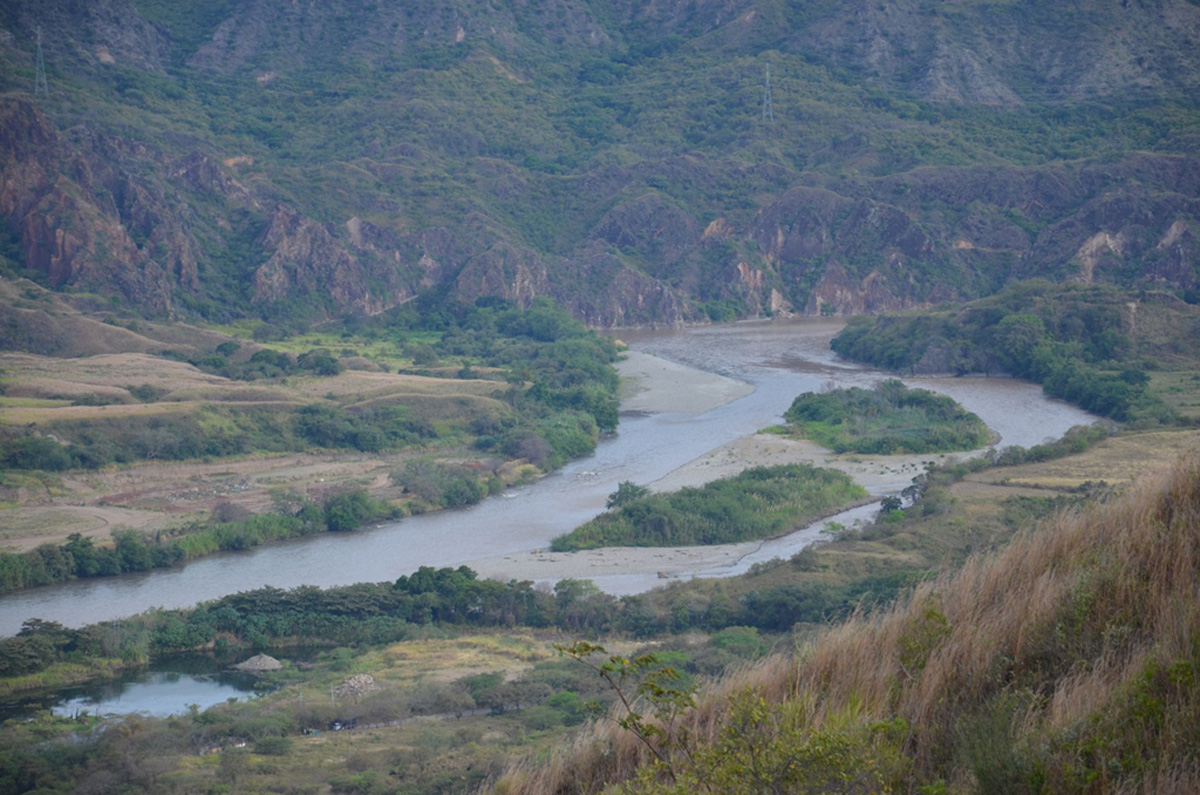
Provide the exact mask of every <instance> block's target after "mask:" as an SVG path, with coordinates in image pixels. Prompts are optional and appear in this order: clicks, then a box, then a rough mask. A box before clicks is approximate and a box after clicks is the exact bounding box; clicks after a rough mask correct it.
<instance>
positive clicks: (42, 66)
mask: <svg viewBox="0 0 1200 795" xmlns="http://www.w3.org/2000/svg"><path fill="white" fill-rule="evenodd" d="M38 94H42V95H45V96H50V86H49V84H48V83H47V82H46V62H45V61H44V60H43V59H42V26H41V25H38V29H37V65H36V66H35V67H34V72H33V95H34V96H37V95H38Z"/></svg>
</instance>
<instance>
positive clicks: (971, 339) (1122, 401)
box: [831, 281, 1173, 422]
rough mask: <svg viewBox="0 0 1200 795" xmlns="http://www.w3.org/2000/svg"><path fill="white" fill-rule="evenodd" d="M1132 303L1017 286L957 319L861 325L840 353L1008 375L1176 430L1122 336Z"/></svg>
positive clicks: (857, 322)
mask: <svg viewBox="0 0 1200 795" xmlns="http://www.w3.org/2000/svg"><path fill="white" fill-rule="evenodd" d="M1127 300H1128V297H1127V296H1126V295H1125V294H1124V293H1122V292H1121V291H1119V290H1117V289H1116V288H1112V287H1102V286H1082V285H1051V284H1049V283H1048V282H1042V281H1032V282H1025V283H1018V284H1014V285H1011V286H1009V287H1008V288H1007V289H1006V290H1004V291H1003V292H1001V293H999V294H998V295H995V296H992V297H991V298H986V299H981V300H979V301H975V302H973V303H971V304H968V305H967V306H966V307H957V308H954V309H953V310H931V311H928V312H923V313H915V314H905V315H888V316H882V317H878V318H865V317H864V318H855V319H854V320H852V321H851V322H850V323H849V324H848V325H847V326H846V328H845V329H843V331H842V332H841V333H840V334H838V336H837V337H835V338H834V340H833V342H832V343H831V344H832V347H833V349H834V350H835V351H836V352H837V353H838V354H840V355H842V356H845V357H846V358H849V359H856V360H859V361H864V362H870V363H872V364H876V365H879V366H882V367H887V368H889V369H892V370H901V371H907V370H911V369H913V368H916V367H917V366H918V365H919V364H920V363H921V362H922V360H923V359H924V357H926V356H927V355H931V354H936V357H935V358H940V359H941V360H942V361H944V362H945V364H946V365H948V366H949V369H951V370H952V371H953V372H955V373H957V374H964V373H971V372H991V371H1001V370H1002V371H1005V372H1008V373H1011V374H1012V375H1016V376H1020V377H1022V378H1029V379H1031V380H1033V381H1037V382H1038V383H1040V384H1041V385H1042V389H1043V390H1044V391H1045V393H1046V394H1047V395H1050V396H1051V397H1057V398H1062V399H1064V400H1069V401H1071V402H1072V403H1076V404H1078V405H1079V406H1081V407H1083V408H1085V409H1087V410H1088V411H1093V412H1095V413H1097V414H1100V415H1102V416H1105V417H1111V418H1112V419H1114V420H1119V421H1129V420H1136V419H1151V420H1157V421H1160V422H1169V421H1171V420H1172V418H1173V415H1172V412H1171V410H1170V408H1169V407H1167V406H1166V405H1164V404H1163V403H1162V401H1161V400H1160V399H1159V398H1157V397H1156V396H1155V395H1153V394H1152V393H1151V392H1150V391H1149V390H1148V387H1147V382H1148V378H1147V377H1146V375H1145V373H1144V372H1143V371H1142V368H1141V360H1140V359H1135V358H1134V357H1133V353H1134V351H1135V346H1134V345H1133V343H1132V341H1131V340H1130V338H1129V337H1128V335H1127V334H1125V332H1124V331H1123V330H1122V329H1123V328H1124V322H1123V319H1122V314H1121V309H1122V307H1123V306H1124V303H1125V302H1126V301H1127Z"/></svg>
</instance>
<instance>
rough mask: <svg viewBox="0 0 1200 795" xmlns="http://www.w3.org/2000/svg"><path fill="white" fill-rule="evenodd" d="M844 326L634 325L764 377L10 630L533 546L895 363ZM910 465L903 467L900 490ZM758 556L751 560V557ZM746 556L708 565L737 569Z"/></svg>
mask: <svg viewBox="0 0 1200 795" xmlns="http://www.w3.org/2000/svg"><path fill="white" fill-rule="evenodd" d="M840 328H841V323H839V322H834V321H825V320H813V319H803V320H786V321H782V320H781V321H772V322H750V323H739V324H733V325H722V326H708V327H701V328H693V329H686V330H669V331H653V332H647V331H641V332H627V333H625V334H622V338H623V339H624V340H625V341H626V342H627V343H628V344H629V345H630V348H631V349H632V350H634V351H638V352H642V353H647V354H651V355H654V356H658V357H661V358H663V359H667V360H670V361H673V362H675V363H678V364H683V365H687V366H689V367H692V368H696V369H699V370H703V371H707V372H710V373H717V374H720V375H723V376H726V377H728V378H733V379H737V380H738V381H742V382H744V383H746V384H748V385H749V386H750V387H751V388H752V391H750V392H749V394H747V395H745V396H744V397H741V398H739V399H737V400H734V401H732V402H729V403H725V404H724V405H721V406H718V407H716V408H713V409H711V410H709V411H705V412H703V413H698V414H688V413H673V412H661V413H639V414H635V413H627V414H623V415H622V418H621V424H620V428H619V429H618V432H617V434H616V435H615V436H613V437H612V438H609V439H606V440H604V441H603V442H601V444H600V445H599V447H598V448H597V450H596V453H595V454H594V455H592V456H590V457H588V458H586V459H582V460H579V461H575V462H573V463H571V464H569V465H568V466H566V467H565V468H563V469H562V470H560V471H559V472H556V473H555V474H553V475H550V476H549V477H546V478H543V479H541V480H539V481H537V482H536V483H533V484H530V485H528V486H524V487H521V488H516V489H513V490H512V491H510V492H508V493H506V494H505V495H503V496H501V497H498V498H491V499H488V500H485V501H484V502H483V503H481V504H479V505H477V506H474V507H472V508H469V509H466V510H456V511H445V512H441V513H437V514H428V515H425V516H419V517H412V518H408V519H404V520H402V521H399V522H395V523H392V524H387V525H383V526H380V527H375V528H371V529H366V530H362V531H358V532H354V533H325V534H322V535H320V536H317V537H311V538H306V539H298V540H296V541H291V542H285V543H281V544H275V545H272V546H268V547H261V548H258V549H255V550H252V551H249V552H240V553H228V554H221V555H216V556H213V557H209V558H204V559H201V560H197V561H194V562H192V563H189V564H187V565H185V566H180V567H178V568H174V569H166V570H158V571H153V572H148V573H146V574H139V575H126V576H123V577H116V578H109V579H91V580H76V581H74V582H68V583H64V584H62V585H57V586H49V587H45V588H36V589H32V590H29V591H25V592H21V593H17V594H12V595H9V596H6V597H4V598H3V599H0V635H12V634H15V633H16V632H17V630H18V629H20V627H21V624H22V622H24V621H25V620H26V619H28V618H34V617H36V618H42V619H45V620H50V621H58V622H61V623H63V624H65V625H67V626H72V627H79V626H83V625H85V624H90V623H94V622H97V621H103V620H108V619H114V618H120V617H122V616H128V615H132V614H134V613H139V612H142V611H144V610H147V609H150V608H155V607H164V608H174V607H186V606H190V605H193V604H196V603H197V602H201V601H205V600H209V599H215V598H217V597H220V596H224V595H226V594H230V593H235V592H238V591H245V590H250V589H252V588H259V587H262V586H266V585H271V586H276V587H280V588H292V587H296V586H299V585H317V586H324V587H328V586H333V585H346V584H350V583H356V582H378V581H383V580H392V579H395V578H396V577H398V576H399V575H401V574H408V573H411V572H413V571H415V570H416V569H417V567H419V566H459V565H463V564H467V565H470V564H471V563H472V562H473V561H481V560H484V559H495V558H498V557H500V558H502V557H503V556H507V555H517V554H528V553H529V552H530V551H531V550H536V549H541V548H544V547H545V546H546V545H547V544H548V542H549V541H550V539H551V538H553V537H555V536H557V535H560V534H562V533H565V532H567V531H569V530H571V529H572V528H574V527H575V526H577V525H579V524H580V523H582V522H584V521H586V520H587V519H589V518H591V517H592V516H594V515H596V514H597V513H599V512H600V511H601V510H602V509H603V507H604V501H605V498H606V496H607V495H608V494H610V493H611V492H612V491H613V490H614V489H615V488H616V486H617V484H618V483H619V482H621V481H626V480H628V481H632V482H634V483H653V482H654V481H656V480H659V479H661V478H663V477H665V476H667V475H668V474H670V473H671V472H674V471H676V470H678V469H680V468H681V467H683V466H685V465H686V464H688V463H689V462H692V461H694V460H696V459H698V458H700V457H702V456H704V455H706V454H708V453H709V452H711V451H713V450H714V449H716V448H718V447H720V446H722V445H724V444H727V443H729V442H732V441H734V440H736V439H738V438H740V437H744V436H746V435H748V434H753V433H754V432H755V431H757V430H758V429H760V428H763V427H765V426H767V425H772V424H774V423H777V422H779V421H780V419H781V417H782V415H783V412H784V411H785V410H786V409H787V408H788V406H789V405H791V402H792V400H793V398H795V397H796V395H798V394H800V393H802V392H806V391H815V390H820V389H822V388H824V387H826V386H828V385H834V386H869V385H871V384H873V383H876V382H878V381H880V380H882V379H883V378H886V377H888V375H887V374H886V373H883V372H880V371H878V370H874V369H871V368H865V367H860V366H857V365H853V364H850V363H847V362H843V361H840V360H838V359H837V357H836V356H835V355H834V354H833V353H832V352H831V351H830V350H829V340H830V339H831V338H832V336H833V335H834V334H835V333H836V332H837V331H838V329H840ZM904 380H905V381H906V382H908V383H910V384H912V385H914V386H921V387H925V388H928V389H933V390H936V391H938V392H942V393H944V394H947V395H950V396H952V397H954V398H955V399H956V400H958V401H959V402H960V403H962V404H963V405H964V406H965V407H966V408H967V409H969V410H971V411H973V412H975V413H976V414H978V415H979V416H980V417H982V418H983V419H984V421H986V422H987V424H988V425H989V426H990V427H991V428H992V429H993V430H994V431H996V432H997V433H998V434H999V436H1000V442H999V444H1000V445H1012V444H1018V445H1022V446H1026V447H1028V446H1030V445H1033V444H1038V443H1041V442H1043V441H1046V440H1047V439H1053V438H1057V437H1059V436H1061V435H1062V434H1063V433H1064V432H1065V431H1066V430H1067V429H1068V428H1070V427H1071V426H1073V425H1078V424H1088V423H1090V422H1093V421H1094V420H1095V419H1096V418H1095V417H1094V416H1092V415H1090V414H1087V413H1086V412H1084V411H1082V410H1080V409H1077V408H1075V407H1073V406H1070V405H1068V404H1065V403H1062V402H1060V401H1054V400H1048V399H1046V398H1045V397H1044V396H1043V395H1042V392H1041V389H1040V387H1038V386H1037V385H1035V384H1030V383H1027V382H1023V381H1017V380H1013V379H1006V378H916V379H911V378H906V379H904ZM909 477H911V474H909V475H905V477H904V479H902V480H898V481H897V482H896V483H895V486H896V487H897V488H896V490H898V489H899V488H900V487H902V486H903V485H904V484H905V483H906V482H907V478H909ZM875 491H876V492H878V491H879V489H878V488H876V489H875ZM868 512H869V511H868ZM797 538H800V539H806V538H807V537H805V536H797ZM786 543H787V542H786V541H785V542H784V545H783V546H781V547H779V548H780V550H781V551H784V552H786V551H787V546H786ZM795 543H796V542H793V546H794V545H795ZM803 543H808V541H807V540H803ZM769 549H770V548H768V550H769ZM764 554H765V553H764ZM749 560H750V558H749V557H747V558H746V559H745V560H744V561H743V563H745V564H746V565H748V562H749ZM744 568H745V566H734V567H728V569H727V570H725V571H722V572H708V574H709V575H712V574H733V573H736V572H737V571H741V570H744ZM595 579H596V582H597V584H598V585H600V587H602V588H605V589H606V590H609V591H611V592H613V593H628V592H631V591H635V590H644V589H646V588H649V587H652V586H653V585H654V584H655V583H654V582H653V580H652V578H651V579H647V578H645V577H641V578H632V579H631V578H628V577H626V578H622V577H597V578H595Z"/></svg>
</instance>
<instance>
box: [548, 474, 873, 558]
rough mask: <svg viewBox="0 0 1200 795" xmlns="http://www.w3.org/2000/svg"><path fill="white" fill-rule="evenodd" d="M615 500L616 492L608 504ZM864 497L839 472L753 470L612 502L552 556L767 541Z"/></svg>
mask: <svg viewBox="0 0 1200 795" xmlns="http://www.w3.org/2000/svg"><path fill="white" fill-rule="evenodd" d="M622 485H623V486H624V485H625V484H622ZM620 494H621V489H618V491H617V492H616V494H615V495H614V497H616V496H617V495H620ZM866 496H867V492H866V490H865V489H864V488H863V487H862V486H859V485H858V484H856V483H855V482H854V481H853V480H851V479H850V477H849V476H848V475H846V474H845V473H843V472H839V471H837V470H833V469H823V468H820V467H814V466H810V465H808V464H784V465H781V466H773V467H752V468H750V469H747V470H746V471H744V472H742V473H741V474H738V475H735V476H733V477H730V478H722V479H720V480H714V481H712V482H711V483H706V484H705V485H703V486H700V487H698V488H690V487H689V488H684V489H680V490H679V491H674V492H670V493H666V494H649V493H640V494H639V495H638V496H634V497H632V498H631V499H628V500H627V501H626V500H618V501H617V503H616V504H614V501H613V500H610V503H609V504H610V507H612V510H609V511H607V512H605V513H603V514H601V515H599V516H597V517H596V518H595V519H592V520H591V521H589V522H586V523H585V524H582V525H580V526H579V527H577V528H575V529H574V530H572V531H571V532H570V533H567V534H565V535H561V536H559V537H558V538H555V539H554V540H553V541H551V542H550V549H551V550H553V551H555V552H573V551H577V550H582V549H596V548H598V547H611V546H625V547H657V546H663V547H666V546H698V545H704V544H734V543H738V542H740V541H750V540H755V539H761V538H770V537H771V536H774V535H778V534H780V533H783V532H786V531H787V530H789V529H790V528H792V527H795V526H797V525H802V524H805V523H808V522H812V521H815V520H816V519H819V518H821V517H822V516H828V515H830V514H831V513H834V512H836V511H838V510H840V509H842V508H843V507H849V506H850V505H851V504H852V503H854V502H855V501H857V500H861V499H864V498H865V497H866Z"/></svg>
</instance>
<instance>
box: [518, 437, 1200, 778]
mask: <svg viewBox="0 0 1200 795" xmlns="http://www.w3.org/2000/svg"><path fill="white" fill-rule="evenodd" d="M1198 522H1200V478H1198V477H1197V461H1196V458H1195V456H1194V455H1193V456H1189V457H1185V458H1184V459H1183V460H1181V461H1180V462H1179V463H1178V464H1177V465H1176V466H1175V467H1174V468H1172V469H1170V470H1169V471H1166V472H1164V473H1162V474H1160V475H1159V476H1158V477H1156V478H1153V479H1150V480H1147V481H1144V482H1143V483H1142V484H1141V485H1140V486H1139V487H1138V488H1136V489H1131V490H1130V491H1128V492H1127V493H1126V494H1124V495H1123V496H1122V497H1121V498H1120V499H1119V500H1112V501H1108V502H1103V503H1099V504H1096V505H1094V506H1093V507H1091V508H1090V509H1089V510H1087V511H1085V512H1083V513H1079V514H1076V513H1064V514H1061V515H1060V516H1058V517H1057V518H1055V519H1053V520H1050V521H1046V522H1043V523H1041V524H1039V525H1037V526H1035V527H1032V528H1030V529H1028V530H1027V531H1025V532H1023V533H1022V534H1020V535H1019V536H1018V537H1017V538H1015V539H1014V540H1013V541H1012V542H1011V543H1010V544H1009V545H1008V546H1007V547H1006V548H1005V549H1003V550H1002V551H1000V552H998V553H995V554H992V555H988V556H979V557H977V558H975V559H973V560H971V561H970V562H968V563H967V565H966V566H964V567H963V569H962V570H961V571H958V572H956V573H953V574H949V575H946V576H943V577H941V578H939V579H938V580H936V581H932V582H928V583H926V584H924V585H921V586H920V587H918V588H917V590H916V592H915V593H914V594H913V595H912V596H911V598H909V599H907V600H905V601H904V602H903V603H902V604H899V605H897V606H896V607H894V608H891V609H888V610H884V611H880V612H876V613H873V614H867V615H859V616H856V617H854V618H852V619H850V620H849V621H847V622H845V623H844V624H841V625H839V626H837V627H835V628H833V629H832V630H831V631H830V632H829V633H827V634H825V635H824V636H822V637H820V639H819V640H817V641H816V642H815V643H813V644H812V645H811V646H810V647H807V648H805V649H803V650H801V651H800V652H798V653H796V654H794V655H781V656H775V657H771V658H769V659H768V660H766V661H764V662H763V663H761V664H759V665H758V666H756V667H754V668H752V669H749V670H746V671H744V672H742V673H739V674H735V675H733V676H731V677H729V678H727V679H726V680H724V681H723V682H721V683H720V684H719V685H717V686H715V687H712V688H710V689H708V690H705V691H702V692H701V693H700V694H699V696H698V698H697V699H696V702H695V705H694V706H691V705H690V700H688V699H685V700H684V701H679V699H678V698H675V697H672V696H670V693H667V694H665V695H664V694H663V693H662V692H661V691H662V689H663V684H662V680H658V681H657V682H656V684H657V686H658V688H659V689H658V690H655V689H654V686H653V685H652V686H651V687H650V688H649V689H647V690H646V691H645V695H647V696H648V706H647V707H646V709H647V710H648V711H649V710H650V709H653V710H654V712H655V715H654V716H651V715H650V714H647V715H646V718H645V722H644V723H643V722H641V721H635V722H632V723H631V722H630V721H629V720H626V721H625V728H622V727H621V726H619V725H618V724H617V723H616V722H615V721H613V722H604V723H599V724H597V725H596V726H595V727H594V730H593V731H592V732H591V734H590V735H588V736H587V737H584V738H581V739H580V740H578V741H576V743H575V744H574V746H573V748H572V750H571V751H570V752H567V753H566V754H565V755H564V756H562V757H560V758H558V759H555V760H554V761H553V762H551V763H549V764H546V765H544V766H540V767H536V768H532V769H531V768H524V767H520V766H514V768H512V769H511V770H510V772H509V774H508V775H507V777H506V778H505V779H504V780H503V781H502V783H501V789H502V791H504V792H510V793H518V792H531V793H532V792H549V791H555V792H598V791H600V789H601V788H602V787H603V786H604V785H605V784H611V783H614V782H616V781H626V782H628V783H627V784H626V787H625V789H624V791H629V792H695V791H706V789H715V790H719V791H722V792H771V791H809V790H810V789H811V790H812V791H823V789H824V788H825V787H836V788H838V789H840V791H851V792H860V791H861V792H868V791H888V790H910V789H911V790H915V789H920V788H927V789H930V790H933V791H979V792H995V791H1011V790H1016V791H1028V792H1119V791H1127V790H1130V789H1134V790H1147V789H1149V790H1155V791H1167V792H1188V791H1191V790H1193V789H1195V787H1196V785H1197V782H1198V778H1197V771H1196V762H1195V757H1194V752H1195V743H1194V742H1193V738H1194V737H1195V733H1196V731H1197V705H1196V694H1197V690H1196V688H1195V686H1194V682H1195V676H1196V671H1197V667H1198V666H1200V659H1198V658H1197V654H1196V646H1195V643H1194V642H1192V640H1191V639H1192V637H1193V636H1194V633H1195V632H1196V631H1197V629H1198V628H1200V627H1198V623H1197V622H1198V621H1200V616H1198V613H1197V605H1196V600H1195V592H1196V586H1197V577H1198V576H1200V544H1198V543H1197V535H1196V528H1197V526H1198ZM629 663H630V661H629V660H628V659H622V658H619V657H618V658H614V662H613V663H612V667H611V670H612V671H614V672H621V671H624V670H625V669H626V667H627V666H628V664H629ZM628 673H630V674H631V675H636V674H637V671H636V670H630V671H628ZM615 675H616V674H615V673H614V678H615ZM635 682H636V679H635V680H631V681H630V682H626V681H625V680H621V684H622V685H623V686H624V687H627V688H629V689H630V692H632V690H633V688H634V685H635ZM667 689H668V690H672V689H673V690H675V691H676V692H677V693H679V694H680V697H683V695H685V691H686V688H682V689H680V688H678V687H675V688H670V687H668V688H667ZM617 713H618V714H617V716H618V717H622V718H626V717H627V716H626V715H625V713H624V711H623V710H618V711H617ZM639 727H642V728H643V729H645V727H657V728H656V729H655V730H651V731H646V730H642V731H639Z"/></svg>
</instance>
